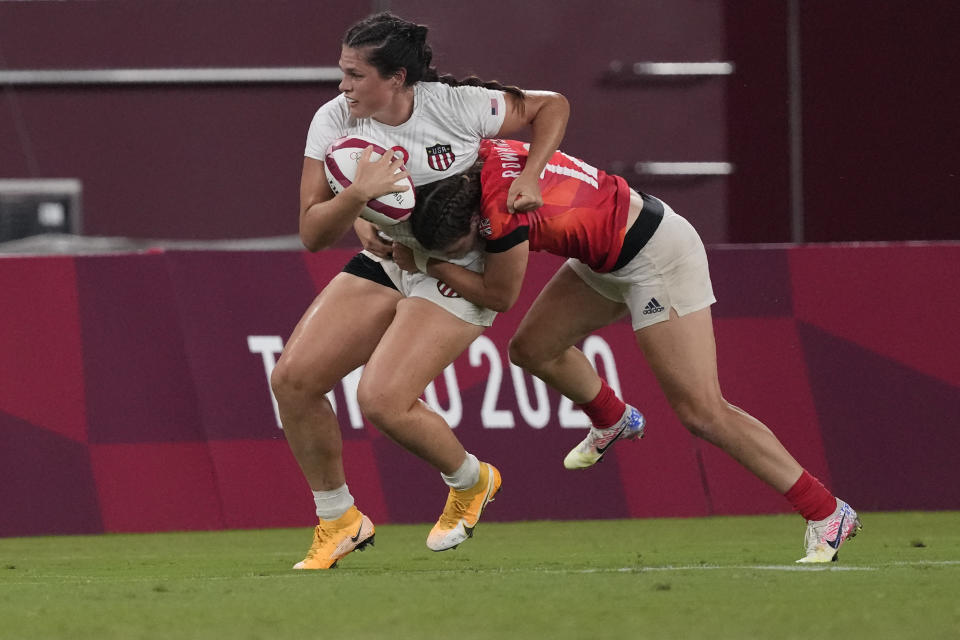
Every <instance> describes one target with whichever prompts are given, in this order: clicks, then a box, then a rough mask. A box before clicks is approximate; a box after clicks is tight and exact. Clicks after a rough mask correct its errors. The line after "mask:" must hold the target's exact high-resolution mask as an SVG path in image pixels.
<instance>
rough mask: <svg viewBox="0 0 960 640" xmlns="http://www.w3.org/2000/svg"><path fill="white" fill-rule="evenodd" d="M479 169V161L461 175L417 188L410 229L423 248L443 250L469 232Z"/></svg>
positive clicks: (477, 207)
mask: <svg viewBox="0 0 960 640" xmlns="http://www.w3.org/2000/svg"><path fill="white" fill-rule="evenodd" d="M482 168H483V161H482V160H477V162H475V163H474V164H473V166H472V167H470V168H469V169H467V170H466V171H465V172H463V173H460V174H457V175H455V176H450V177H449V178H443V179H442V180H437V181H435V182H431V183H429V184H425V185H423V186H422V187H417V189H416V205H414V208H413V213H412V214H411V215H410V227H411V230H412V231H413V237H414V238H416V239H417V242H419V243H420V244H422V245H423V248H424V249H427V250H429V251H443V250H444V248H445V247H447V246H449V245H450V244H451V243H453V242H456V241H457V240H459V239H460V238H462V237H463V236H465V235H467V234H468V233H470V232H471V226H470V224H471V222H472V220H473V218H474V216H476V215H479V213H480V195H481V190H480V170H481V169H482Z"/></svg>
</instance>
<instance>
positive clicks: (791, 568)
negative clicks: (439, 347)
mask: <svg viewBox="0 0 960 640" xmlns="http://www.w3.org/2000/svg"><path fill="white" fill-rule="evenodd" d="M958 565H960V560H916V561H910V562H890V563H887V564H883V565H877V566H845V565H836V564H833V563H829V564H827V563H824V564H821V565H796V564H793V565H789V564H787V565H780V564H772V565H764V564H759V565H756V564H739V565H736V564H735V565H712V564H698V565H667V566H662V567H609V568H597V569H503V568H490V569H476V568H464V569H437V570H431V569H424V570H418V571H413V572H410V571H398V573H462V572H470V573H481V574H483V573H488V574H511V573H517V574H521V573H546V574H561V575H581V574H592V573H668V572H677V573H680V572H684V571H785V572H797V571H800V572H804V571H807V572H809V571H836V572H843V571H882V570H884V569H892V568H899V567H937V566H958ZM340 572H349V573H352V574H353V575H357V576H360V575H363V574H364V573H367V571H366V570H360V571H356V572H352V571H350V570H349V569H347V570H346V571H343V570H338V573H340ZM311 573H313V572H309V571H307V572H300V571H290V572H288V573H270V574H266V575H256V574H249V575H239V576H202V575H200V576H145V577H140V578H111V577H109V576H65V575H55V574H48V575H43V576H36V577H32V578H27V579H22V578H21V579H18V580H0V588H2V587H6V586H22V585H31V584H45V583H49V582H50V581H57V582H60V583H77V584H91V583H118V584H120V583H143V582H155V583H157V584H167V583H176V582H184V581H218V580H243V579H246V580H277V579H290V578H296V579H301V578H303V577H304V576H305V575H310V574H311Z"/></svg>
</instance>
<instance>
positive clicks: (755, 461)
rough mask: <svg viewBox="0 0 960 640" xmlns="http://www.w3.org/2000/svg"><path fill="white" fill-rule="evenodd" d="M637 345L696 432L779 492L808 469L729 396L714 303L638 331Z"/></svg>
mask: <svg viewBox="0 0 960 640" xmlns="http://www.w3.org/2000/svg"><path fill="white" fill-rule="evenodd" d="M636 339H637V345H638V346H639V347H640V350H641V351H643V354H644V356H645V357H646V359H647V362H649V363H650V367H651V369H652V370H653V372H654V375H656V377H657V380H658V381H659V383H660V386H661V388H662V389H663V392H664V394H666V396H667V400H668V401H669V402H670V406H671V407H673V410H674V411H675V412H676V414H677V416H678V417H679V418H680V421H681V422H682V423H683V425H684V426H685V427H686V428H687V429H689V430H690V432H691V433H693V434H694V435H696V436H698V437H700V438H703V439H704V440H706V441H708V442H710V443H712V444H714V445H716V446H718V447H720V448H721V449H723V450H724V451H726V452H727V453H728V454H729V455H730V456H732V457H733V458H734V459H735V460H736V461H737V462H739V463H740V464H742V465H743V466H744V467H746V468H747V469H748V470H750V471H751V472H753V474H754V475H756V476H757V477H758V478H760V479H761V480H763V481H764V482H766V483H767V484H768V485H770V486H771V487H772V488H773V489H775V490H776V491H778V492H780V493H786V492H787V491H788V490H789V489H790V487H792V486H793V484H794V483H795V482H796V481H797V478H799V477H800V474H801V473H802V472H803V469H802V467H801V466H800V465H799V463H797V461H796V460H795V459H794V458H793V456H791V455H790V453H789V452H788V451H787V450H786V449H785V448H784V447H783V445H782V444H781V443H780V441H779V440H778V439H777V437H776V436H775V435H774V434H773V432H771V431H770V429H768V428H767V427H766V426H764V425H763V423H761V422H760V421H759V420H757V419H756V418H754V417H753V416H751V415H750V414H748V413H746V412H745V411H743V410H741V409H739V408H737V407H735V406H733V405H732V404H730V403H729V402H727V401H726V400H725V399H724V398H723V395H722V394H721V392H720V382H719V378H718V374H717V353H716V343H715V341H714V335H713V321H712V318H711V314H710V309H709V308H706V309H701V310H700V311H697V312H694V313H691V314H688V315H685V316H683V317H678V316H677V314H676V312H675V311H673V310H671V311H670V319H669V320H668V321H666V322H660V323H658V324H655V325H652V326H649V327H646V328H644V329H640V330H639V331H637V332H636Z"/></svg>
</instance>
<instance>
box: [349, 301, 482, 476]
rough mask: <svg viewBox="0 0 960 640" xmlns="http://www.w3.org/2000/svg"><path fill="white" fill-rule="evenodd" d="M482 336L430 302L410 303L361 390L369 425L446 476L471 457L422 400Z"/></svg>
mask: <svg viewBox="0 0 960 640" xmlns="http://www.w3.org/2000/svg"><path fill="white" fill-rule="evenodd" d="M483 330H484V327H481V326H477V325H474V324H470V323H468V322H465V321H463V320H461V319H459V318H457V317H456V316H454V315H452V314H451V313H449V312H447V311H445V310H444V309H442V308H440V307H439V306H437V305H435V304H433V303H432V302H430V301H428V300H424V299H422V298H405V299H403V300H401V301H400V303H399V304H398V305H397V314H396V317H395V318H394V320H393V322H392V323H391V324H390V328H389V329H388V330H387V332H386V334H385V335H384V336H383V339H382V340H381V341H380V344H379V346H377V349H376V351H375V352H374V353H373V355H372V356H371V358H370V362H369V363H368V364H367V366H366V367H365V368H364V372H363V377H362V378H361V380H360V386H359V388H358V389H357V399H358V401H359V403H360V408H361V410H362V411H363V413H364V415H365V416H366V417H367V419H368V420H370V421H371V422H372V423H373V424H374V425H376V426H377V428H378V429H380V430H381V431H382V432H383V433H385V434H386V435H387V436H389V437H390V438H391V439H393V440H394V441H396V442H397V443H399V444H400V445H401V446H402V447H404V448H405V449H407V450H408V451H410V452H411V453H413V454H415V455H417V456H419V457H420V458H422V459H423V460H425V461H426V462H428V463H429V464H431V465H432V466H433V467H435V468H436V469H437V470H439V471H440V472H442V473H446V474H452V473H453V472H454V471H456V470H457V469H458V468H459V467H460V465H461V464H463V461H464V459H465V458H466V452H465V451H464V449H463V446H462V445H461V444H460V441H459V440H457V437H456V436H455V435H454V433H453V431H451V430H450V426H449V425H448V424H447V423H446V421H445V420H444V419H443V418H442V417H441V416H440V415H439V414H438V413H436V412H434V411H433V410H431V409H430V408H429V407H428V406H427V405H426V404H424V403H423V402H421V401H420V399H419V397H420V394H421V393H422V392H423V390H424V389H425V388H426V386H427V385H428V384H429V383H430V381H431V380H433V379H434V378H436V377H437V376H438V375H440V373H442V372H443V369H444V367H446V366H447V365H448V364H450V363H451V362H453V360H454V359H455V358H456V357H457V356H458V355H460V354H461V353H463V351H464V350H466V348H467V347H469V346H470V343H471V342H473V341H474V340H475V339H476V338H477V337H478V336H480V334H482V333H483Z"/></svg>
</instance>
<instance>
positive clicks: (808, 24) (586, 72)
mask: <svg viewBox="0 0 960 640" xmlns="http://www.w3.org/2000/svg"><path fill="white" fill-rule="evenodd" d="M374 5H376V6H378V7H382V6H389V7H390V8H391V9H392V10H394V11H396V12H397V13H400V14H402V15H405V16H407V17H410V18H411V19H415V20H420V21H424V22H426V23H428V24H430V25H431V26H432V31H431V41H432V42H433V44H434V48H435V51H436V56H435V62H436V64H437V65H438V67H439V68H440V69H441V70H444V71H450V72H452V73H454V74H457V75H465V74H467V73H477V74H479V75H481V76H483V77H487V78H498V79H501V80H504V81H507V82H510V83H515V84H518V85H520V86H524V87H528V88H552V89H556V90H558V91H562V92H563V93H564V94H565V95H567V96H568V97H569V98H570V100H571V104H572V107H573V114H572V120H571V126H570V128H569V131H568V133H567V136H566V138H565V141H564V144H563V146H564V148H565V150H567V151H568V152H570V153H573V154H576V155H581V156H583V157H584V158H585V159H587V160H589V161H590V162H592V163H593V164H595V165H597V166H600V167H604V168H610V169H617V170H619V171H622V173H624V175H625V176H626V177H627V178H628V179H629V180H630V181H631V182H632V183H633V184H634V185H635V186H638V187H641V188H644V189H646V190H648V191H651V192H653V193H657V194H659V195H661V196H663V197H664V198H665V199H666V200H667V201H668V202H670V203H671V204H672V205H673V206H674V208H675V209H676V210H677V211H680V212H681V213H683V215H685V216H687V217H688V218H689V219H690V220H692V221H693V222H694V224H695V225H696V226H697V228H698V229H699V230H700V232H701V235H702V236H703V237H704V239H705V240H706V241H707V242H708V243H720V242H786V241H790V240H791V198H792V197H793V194H792V193H791V189H790V147H789V138H790V129H789V105H790V99H791V97H790V94H789V82H788V80H789V66H788V58H787V28H788V17H789V11H788V6H789V3H788V2H785V1H783V2H771V1H769V0H710V1H704V0H673V1H671V2H660V1H658V0H633V1H630V2H627V1H625V0H613V1H610V2H606V3H603V4H601V5H598V4H597V3H595V2H591V1H590V0H569V1H568V2H564V3H559V4H558V3H556V2H548V1H547V0H533V1H530V2H525V3H516V2H508V1H507V0H491V1H490V2H487V3H485V4H484V5H483V9H482V10H480V9H478V8H477V7H476V6H475V5H473V4H471V3H438V2H423V1H421V0H396V1H393V2H389V3H384V2H376V3H359V4H358V3H355V2H346V1H343V0H325V1H324V2H315V1H313V0H285V1H283V2H269V3H267V2H259V1H254V0H241V1H239V2H224V1H222V0H214V1H209V2H202V3H197V2H189V1H186V0H142V1H141V2H137V3H129V2H122V1H114V0H97V1H93V2H86V1H83V2H81V1H78V0H66V1H64V2H12V3H11V2H5V3H0V68H4V67H5V68H9V69H37V68H39V69H64V68H65V69H76V68H80V69H83V68H116V67H181V66H182V67H203V66H213V67H218V66H223V67H230V66H332V65H335V64H336V61H337V56H338V52H339V41H340V38H341V35H342V33H343V31H344V29H345V28H346V27H347V26H348V25H349V24H351V23H352V22H354V21H355V20H357V19H358V18H360V17H362V16H363V15H364V14H366V13H367V11H368V10H370V9H372V8H373V6H374ZM797 5H798V7H799V13H798V18H799V35H800V45H799V52H800V60H801V68H800V78H799V79H800V81H801V82H800V85H801V98H800V99H801V101H802V104H801V116H802V119H801V123H800V124H801V127H802V151H803V158H802V161H801V166H800V170H801V172H802V176H803V184H804V188H803V191H802V196H803V201H804V205H805V206H804V224H803V230H804V236H803V237H804V240H806V241H810V242H823V241H857V240H913V239H926V240H937V239H960V216H957V215H956V204H955V203H956V202H957V201H958V200H960V179H958V175H960V173H958V171H960V167H958V156H957V154H956V149H957V148H960V138H958V136H960V130H958V128H957V127H956V126H955V123H954V120H955V114H956V113H960V91H958V90H957V87H958V86H960V82H958V81H960V76H958V74H960V64H958V63H960V60H958V56H960V51H958V49H957V47H956V46H955V38H954V34H955V33H957V32H958V31H960V9H958V5H957V3H955V2H952V1H951V0H929V1H927V2H922V3H917V2H910V1H909V0H894V1H891V2H885V3H881V4H879V5H878V4H877V3H872V2H867V1H866V0H849V1H847V2H844V3H842V6H838V4H837V3H836V2H829V1H827V0H802V1H801V2H798V3H797ZM530 25H536V28H530ZM710 60H729V61H732V62H734V64H735V65H736V71H735V73H734V75H732V76H730V77H727V78H713V79H709V78H707V79H699V80H690V81H685V82H653V83H651V82H632V81H621V82H610V81H609V78H608V72H609V69H610V64H611V62H613V61H620V62H621V63H623V64H624V65H626V66H627V67H629V65H631V64H632V63H633V62H639V61H655V62H656V61H710ZM334 95H336V87H335V86H334V85H332V84H331V85H309V84H284V85H279V84H276V85H270V84H267V85H234V86H230V85H227V86H198V85H168V86H163V87H148V86H123V87H117V86H81V87H78V86H72V87H71V86H67V87H62V86H61V87H49V86H48V87H29V86H13V87H5V88H4V92H3V95H2V97H0V177H4V178H25V177H35V178H44V177H46V178H52V177H76V178H80V179H82V181H83V185H84V203H85V232H86V233H88V234H91V235H122V236H133V237H141V238H202V239H209V238H223V237H234V238H236V237H258V236H265V235H287V234H291V233H294V231H295V226H296V207H297V200H296V198H297V183H298V180H299V172H300V163H301V156H302V151H303V144H304V139H305V136H306V129H307V125H308V123H309V121H310V117H311V116H312V114H313V112H314V110H315V109H316V108H317V107H318V106H319V105H320V104H322V103H323V102H325V101H326V100H328V99H330V98H332V97H333V96H334ZM637 161H728V162H732V163H733V164H734V166H735V172H734V174H733V175H732V176H729V177H714V178H699V179H686V180H678V179H672V180H663V179H659V180H653V179H650V178H648V177H646V178H645V177H642V176H638V175H636V174H635V173H634V172H633V166H634V163H635V162H637Z"/></svg>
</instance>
